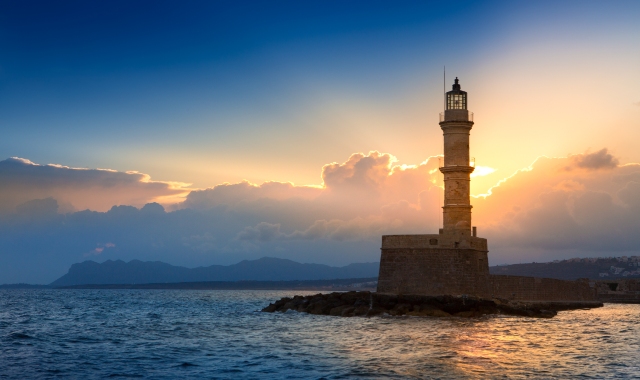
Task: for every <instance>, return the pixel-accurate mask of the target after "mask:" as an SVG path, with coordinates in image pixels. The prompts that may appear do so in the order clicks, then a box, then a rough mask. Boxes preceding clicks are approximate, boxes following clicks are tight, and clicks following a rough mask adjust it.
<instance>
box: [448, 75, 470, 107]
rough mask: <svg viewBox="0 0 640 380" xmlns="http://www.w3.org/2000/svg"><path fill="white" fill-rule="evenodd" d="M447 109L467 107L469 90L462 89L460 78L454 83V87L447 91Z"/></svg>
mask: <svg viewBox="0 0 640 380" xmlns="http://www.w3.org/2000/svg"><path fill="white" fill-rule="evenodd" d="M447 109H448V110H466V109H467V92H466V91H462V90H460V85H459V84H458V78H456V81H455V83H454V84H453V89H452V90H451V91H449V92H447Z"/></svg>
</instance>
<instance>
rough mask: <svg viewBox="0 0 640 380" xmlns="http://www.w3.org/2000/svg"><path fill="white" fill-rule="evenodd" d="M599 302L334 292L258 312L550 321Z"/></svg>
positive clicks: (279, 303)
mask: <svg viewBox="0 0 640 380" xmlns="http://www.w3.org/2000/svg"><path fill="white" fill-rule="evenodd" d="M601 306H602V303H600V302H535V303H528V302H513V301H507V300H499V299H495V300H489V299H482V298H476V297H467V296H460V297H454V296H418V295H392V294H380V293H373V292H355V291H353V292H336V293H327V294H315V295H310V296H295V297H293V298H289V297H285V298H282V299H280V300H278V301H276V302H275V303H272V304H269V306H267V307H265V308H264V309H262V311H264V312H269V313H273V312H276V311H279V312H285V311H288V310H294V311H298V312H304V313H309V314H317V315H333V316H341V317H355V316H359V317H372V316H376V315H384V314H387V315H392V316H403V315H406V316H417V317H451V316H455V317H467V318H469V317H480V316H482V315H486V314H504V315H517V316H525V317H535V318H552V317H554V316H555V315H556V314H557V312H558V311H561V310H575V309H585V308H594V307H601Z"/></svg>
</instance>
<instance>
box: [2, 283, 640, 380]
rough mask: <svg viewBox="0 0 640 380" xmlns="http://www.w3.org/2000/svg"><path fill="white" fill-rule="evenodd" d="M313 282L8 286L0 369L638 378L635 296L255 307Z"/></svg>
mask: <svg viewBox="0 0 640 380" xmlns="http://www.w3.org/2000/svg"><path fill="white" fill-rule="evenodd" d="M295 293H297V294H311V293H313V292H293V291H189V290H0V379H40V378H78V379H102V378H116V379H117V378H153V379H176V378H193V379H207V378H209V379H352V378H355V379H357V378H363V379H366V378H370V379H375V378H397V379H406V378H437V379H465V378H474V379H475V378H491V379H519V378H527V379H531V378H540V379H548V378H567V379H575V378H587V379H605V378H640V323H639V322H640V305H606V306H605V307H604V308H600V309H592V310H578V311H571V312H561V313H559V314H558V316H557V317H555V318H553V319H532V318H523V317H502V316H488V317H483V318H478V319H462V318H411V317H409V318H406V317H375V318H340V317H328V316H315V315H308V314H304V313H297V312H287V313H274V314H271V313H262V312H259V311H258V310H259V309H261V308H262V307H264V306H266V305H268V304H269V302H271V301H275V300H276V299H279V298H280V297H283V296H291V295H293V294H295Z"/></svg>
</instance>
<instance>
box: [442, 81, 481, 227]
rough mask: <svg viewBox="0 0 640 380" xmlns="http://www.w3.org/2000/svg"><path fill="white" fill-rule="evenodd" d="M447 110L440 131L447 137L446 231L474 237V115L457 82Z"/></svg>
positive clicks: (448, 97) (450, 94) (444, 219)
mask: <svg viewBox="0 0 640 380" xmlns="http://www.w3.org/2000/svg"><path fill="white" fill-rule="evenodd" d="M445 104H446V109H445V110H444V112H442V113H441V114H440V128H442V133H443V135H444V166H442V167H441V168H440V171H441V172H442V174H443V175H444V205H443V206H442V209H443V213H442V214H443V223H442V226H443V230H444V232H445V233H450V232H455V233H458V234H459V235H461V236H464V235H470V234H471V208H472V207H473V206H471V202H470V194H471V178H470V175H471V173H472V172H473V170H474V167H473V166H471V163H470V157H469V135H470V132H471V128H472V127H473V113H472V112H469V110H467V93H466V92H465V91H462V90H461V89H460V83H458V78H456V80H455V83H454V84H453V88H452V90H451V91H449V92H447V94H446V102H445Z"/></svg>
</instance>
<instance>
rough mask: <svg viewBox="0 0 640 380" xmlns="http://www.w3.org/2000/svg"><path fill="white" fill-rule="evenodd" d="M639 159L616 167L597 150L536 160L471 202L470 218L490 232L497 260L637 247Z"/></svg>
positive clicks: (613, 251) (639, 242) (639, 238)
mask: <svg viewBox="0 0 640 380" xmlns="http://www.w3.org/2000/svg"><path fill="white" fill-rule="evenodd" d="M639 183H640V165H638V164H626V165H620V164H619V161H618V159H616V158H615V157H613V156H612V155H611V154H609V153H608V152H607V150H606V149H602V150H600V151H598V152H595V153H592V154H583V155H575V156H569V157H566V158H548V157H540V158H538V159H537V160H536V161H535V162H534V163H533V164H532V165H531V167H529V168H527V169H524V170H520V171H518V172H517V173H515V174H514V175H513V176H511V177H509V178H507V179H505V180H503V181H501V183H500V184H499V185H498V186H495V187H493V188H492V189H491V191H490V193H491V195H490V196H486V197H481V198H478V199H477V200H475V201H474V202H473V203H474V221H475V223H477V224H478V225H480V226H481V227H482V228H481V232H483V233H484V234H485V236H487V237H489V238H490V240H489V241H490V247H493V249H492V248H490V249H492V254H491V255H493V257H494V258H499V261H501V262H513V261H515V260H522V259H521V258H522V257H523V256H525V254H524V253H523V252H525V251H527V252H528V254H531V252H535V255H538V257H539V258H541V259H553V258H557V257H561V256H563V255H566V254H567V252H573V253H574V254H578V255H582V256H593V255H603V256H604V255H612V254H621V253H624V252H637V247H638V246H640V236H638V234H637V231H640V212H639V211H640V209H639V208H640V186H639V185H638V184H639Z"/></svg>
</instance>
